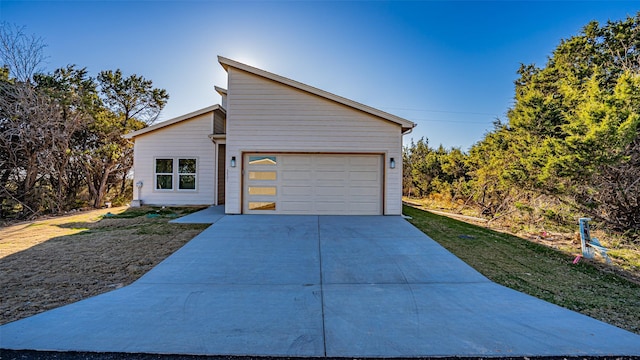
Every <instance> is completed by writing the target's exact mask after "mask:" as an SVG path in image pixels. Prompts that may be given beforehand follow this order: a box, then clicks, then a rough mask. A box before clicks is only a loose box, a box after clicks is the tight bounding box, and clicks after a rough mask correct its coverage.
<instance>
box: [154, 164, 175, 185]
mask: <svg viewBox="0 0 640 360" xmlns="http://www.w3.org/2000/svg"><path fill="white" fill-rule="evenodd" d="M156 190H173V159H156Z"/></svg>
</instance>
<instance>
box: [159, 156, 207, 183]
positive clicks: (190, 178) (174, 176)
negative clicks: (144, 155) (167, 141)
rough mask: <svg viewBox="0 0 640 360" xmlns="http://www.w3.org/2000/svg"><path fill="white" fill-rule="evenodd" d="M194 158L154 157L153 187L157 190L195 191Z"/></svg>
mask: <svg viewBox="0 0 640 360" xmlns="http://www.w3.org/2000/svg"><path fill="white" fill-rule="evenodd" d="M197 172H198V160H197V159H196V158H186V157H185V158H157V159H155V183H156V184H155V189H156V190H159V191H173V190H178V191H195V190H196V189H197V184H198V181H197V180H198V177H197Z"/></svg>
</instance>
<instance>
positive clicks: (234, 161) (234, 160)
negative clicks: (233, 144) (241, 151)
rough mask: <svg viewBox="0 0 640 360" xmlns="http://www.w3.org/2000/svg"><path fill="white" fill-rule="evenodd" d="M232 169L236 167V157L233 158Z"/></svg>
mask: <svg viewBox="0 0 640 360" xmlns="http://www.w3.org/2000/svg"><path fill="white" fill-rule="evenodd" d="M231 167H236V157H235V156H232V157H231Z"/></svg>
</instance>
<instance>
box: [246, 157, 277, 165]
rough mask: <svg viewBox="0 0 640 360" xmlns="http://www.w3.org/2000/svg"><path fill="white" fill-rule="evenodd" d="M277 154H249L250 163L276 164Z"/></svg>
mask: <svg viewBox="0 0 640 360" xmlns="http://www.w3.org/2000/svg"><path fill="white" fill-rule="evenodd" d="M276 164H277V161H276V157H275V156H249V165H276Z"/></svg>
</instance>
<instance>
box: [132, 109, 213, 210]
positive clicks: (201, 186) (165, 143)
mask: <svg viewBox="0 0 640 360" xmlns="http://www.w3.org/2000/svg"><path fill="white" fill-rule="evenodd" d="M212 132H213V112H209V113H206V114H202V115H200V116H197V117H194V118H193V119H190V120H185V121H182V122H180V123H178V124H175V125H170V126H168V127H165V128H161V129H158V130H156V131H153V132H150V133H147V134H143V135H140V136H137V137H136V138H135V145H134V147H135V148H134V149H135V150H134V168H135V174H134V184H135V183H137V182H138V181H142V182H143V183H144V185H143V186H142V192H141V196H140V199H138V190H137V188H135V186H134V190H133V192H134V194H133V198H134V200H142V202H143V203H144V204H149V205H154V204H157V205H211V204H213V203H214V199H215V198H214V195H215V192H214V183H215V182H214V181H215V180H214V178H215V172H214V164H215V149H214V145H213V143H212V142H211V140H210V139H209V135H210V134H211V133H212ZM162 157H168V158H179V157H195V158H197V159H198V163H197V167H198V169H197V190H196V191H177V190H175V189H174V191H157V190H155V189H154V186H155V184H154V176H155V174H154V171H155V169H154V166H155V159H156V158H162ZM174 166H177V164H174ZM174 183H175V182H174Z"/></svg>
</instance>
